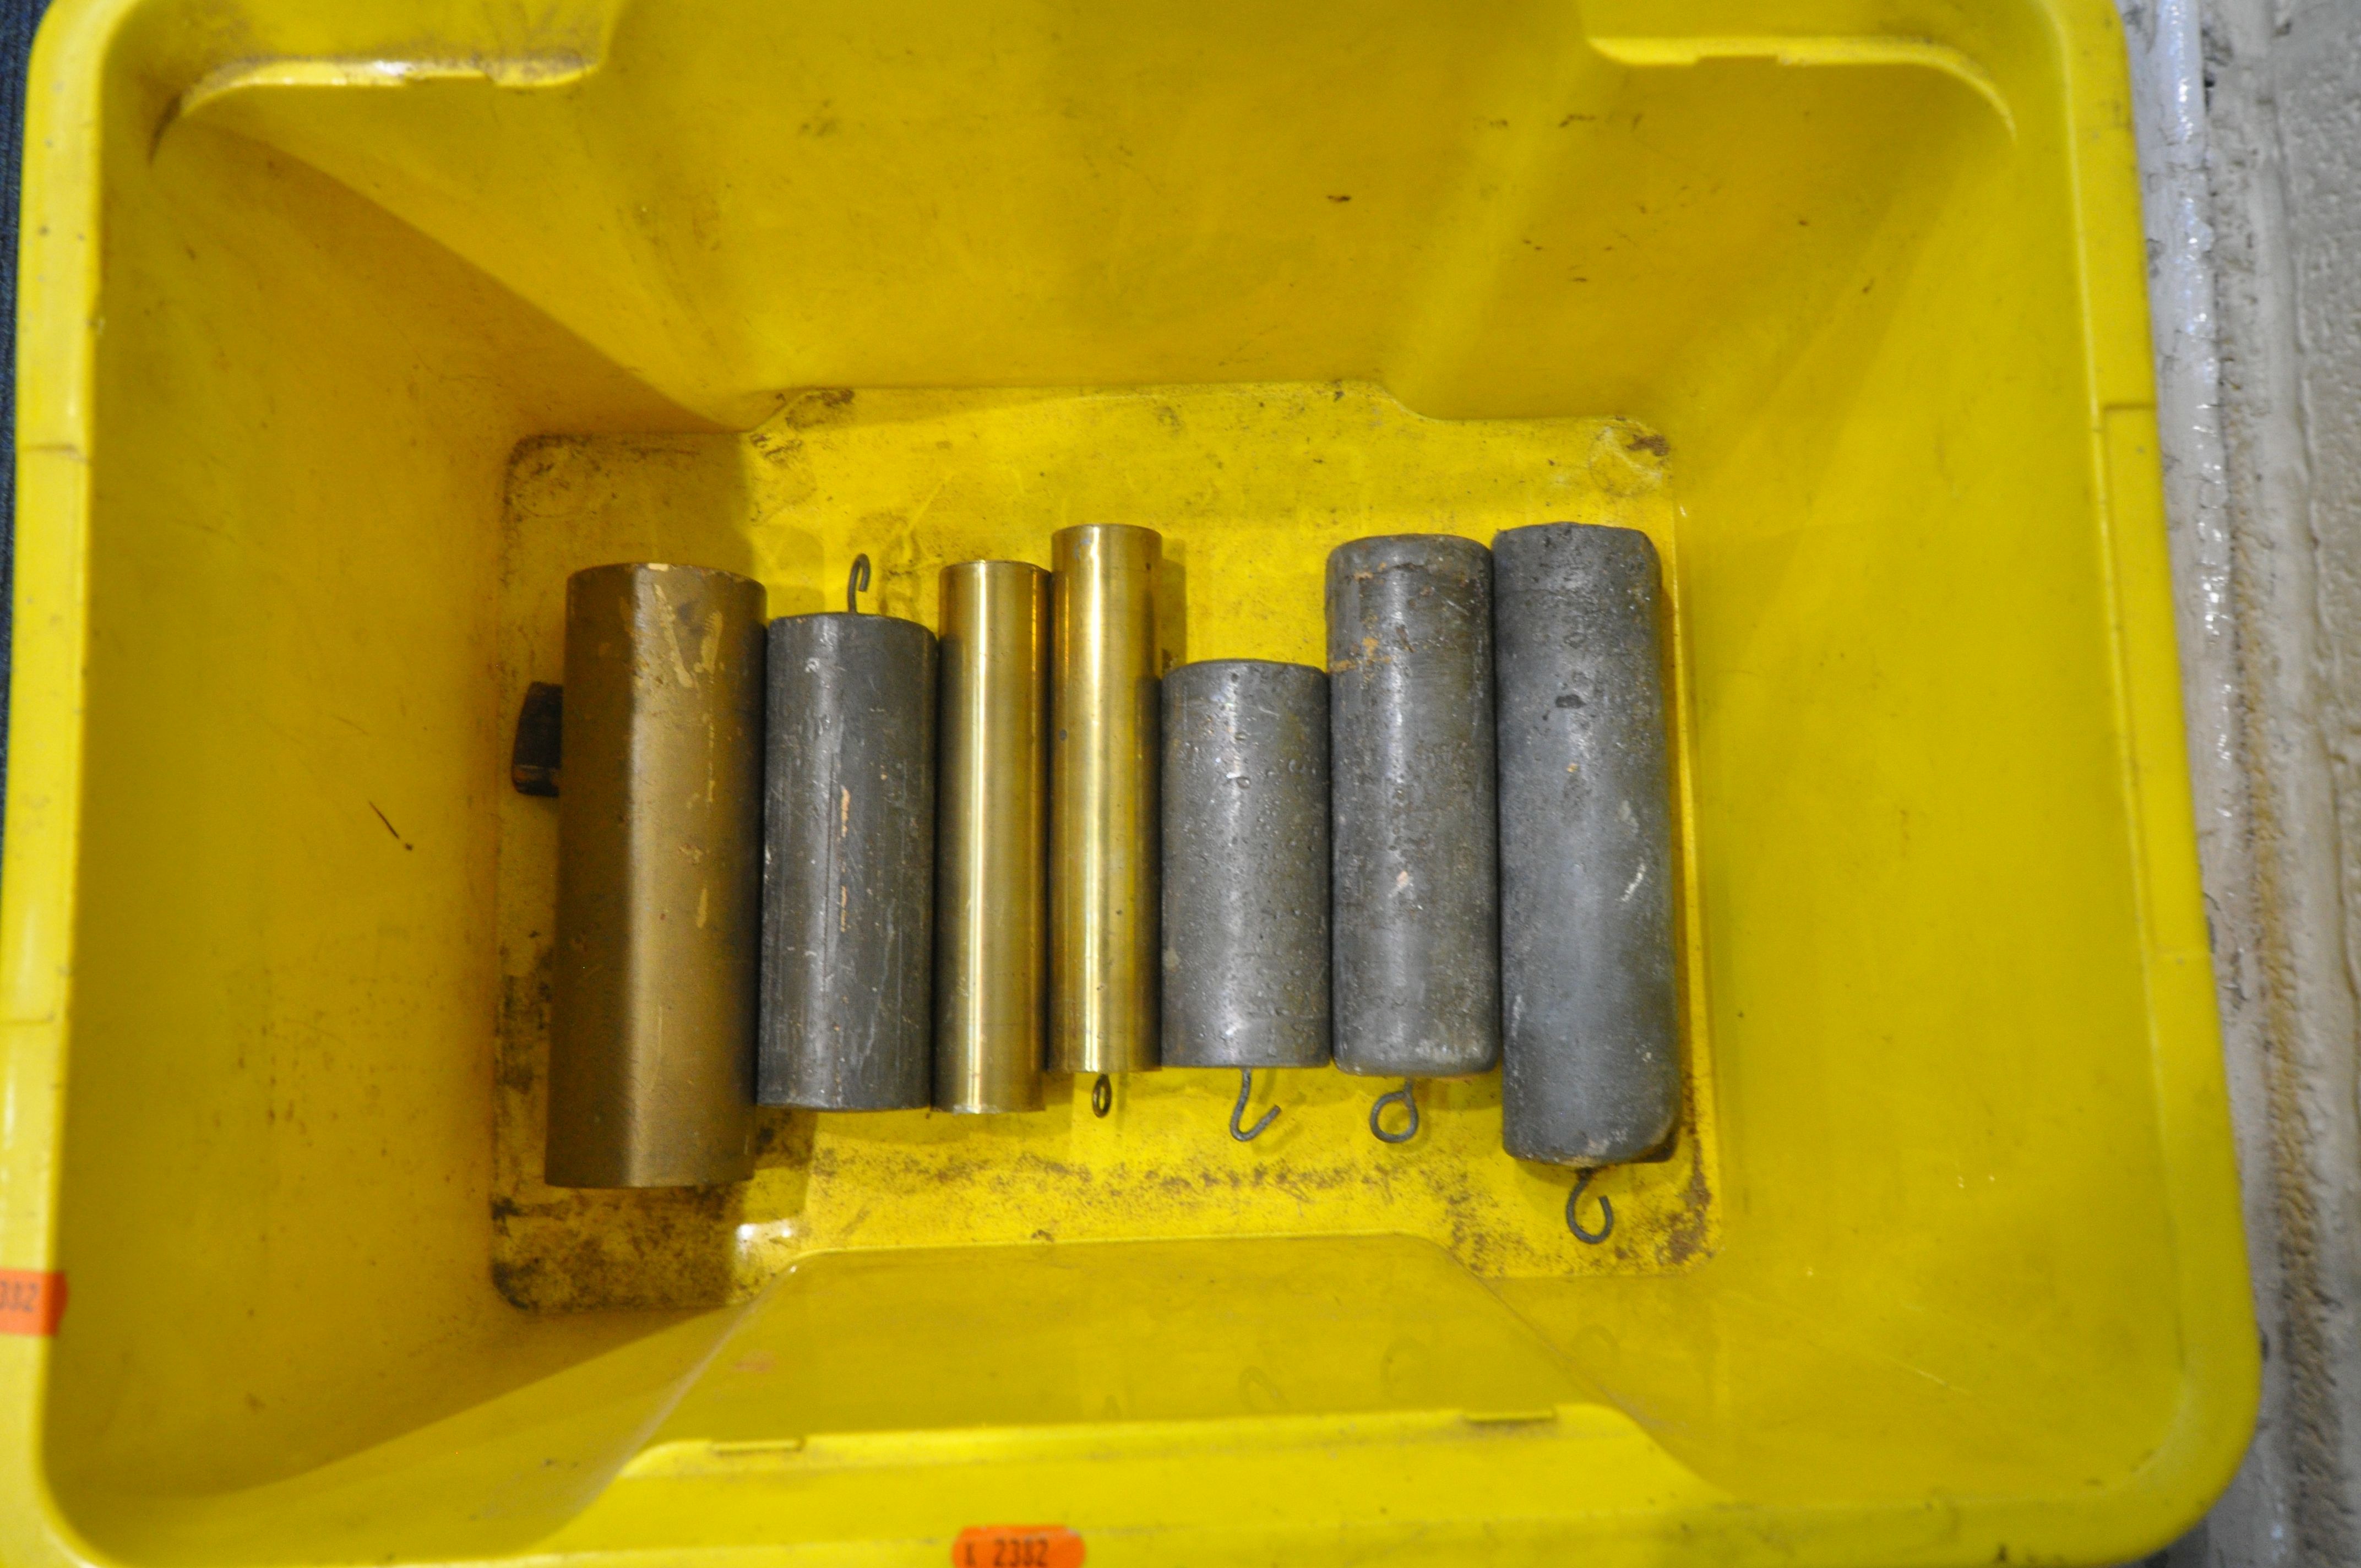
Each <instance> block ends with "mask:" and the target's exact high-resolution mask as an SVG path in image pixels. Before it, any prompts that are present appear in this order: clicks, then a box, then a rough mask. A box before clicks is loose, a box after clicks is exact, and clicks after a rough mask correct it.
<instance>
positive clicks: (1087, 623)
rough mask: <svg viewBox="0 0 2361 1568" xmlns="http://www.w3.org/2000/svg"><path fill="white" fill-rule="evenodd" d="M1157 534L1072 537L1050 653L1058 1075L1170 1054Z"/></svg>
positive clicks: (1053, 1033) (1056, 544) (1060, 553)
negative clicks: (1162, 967)
mask: <svg viewBox="0 0 2361 1568" xmlns="http://www.w3.org/2000/svg"><path fill="white" fill-rule="evenodd" d="M1163 549H1164V542H1163V541H1162V540H1161V539H1160V538H1159V537H1158V536H1157V535H1156V534H1155V533H1154V532H1151V531H1150V530H1148V529H1145V528H1129V527H1125V526H1122V525H1119V524H1098V525H1093V526H1090V527H1085V528H1067V529H1060V531H1059V532H1057V534H1056V535H1055V536H1053V538H1052V539H1051V541H1050V560H1051V563H1052V573H1053V576H1054V581H1055V590H1056V600H1057V609H1056V616H1055V621H1056V626H1055V630H1054V632H1053V633H1052V636H1051V641H1050V653H1049V725H1050V742H1049V1068H1050V1070H1051V1071H1053V1072H1144V1071H1147V1070H1148V1069H1152V1068H1154V1067H1155V1066H1156V1065H1157V1063H1158V1059H1159V1056H1158V1050H1157V1025H1158V1010H1159V1002H1158V992H1157V978H1158V977H1157V952H1158V948H1157V920H1158V905H1159V900H1158V880H1159V879H1158V872H1159V866H1158V852H1157V787H1158V774H1159V769H1160V766H1161V761H1162V753H1161V747H1160V744H1159V728H1160V726H1159V707H1160V704H1159V693H1158V680H1157V676H1158V668H1157V639H1156V597H1157V587H1158V583H1157V578H1158V576H1159V574H1160V572H1161V569H1162V563H1163Z"/></svg>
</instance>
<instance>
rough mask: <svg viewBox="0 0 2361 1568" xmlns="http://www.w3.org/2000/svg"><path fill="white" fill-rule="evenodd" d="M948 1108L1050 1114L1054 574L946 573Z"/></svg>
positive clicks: (942, 973) (942, 1094)
mask: <svg viewBox="0 0 2361 1568" xmlns="http://www.w3.org/2000/svg"><path fill="white" fill-rule="evenodd" d="M941 584H942V612H941V616H940V624H941V630H940V631H939V633H938V636H939V649H940V652H939V665H940V669H941V682H942V685H941V703H940V707H939V729H938V740H937V747H938V751H939V756H940V758H941V769H940V772H939V774H938V775H937V786H936V792H935V798H936V812H937V816H936V829H935V832H936V839H935V1108H936V1109H937V1110H939V1111H952V1112H964V1113H991V1112H1005V1111H1038V1110H1039V1109H1041V1059H1042V1032H1043V1021H1044V1016H1045V1013H1046V995H1045V990H1044V987H1045V983H1046V981H1047V969H1046V960H1047V951H1048V941H1049V907H1048V889H1047V884H1046V881H1045V875H1044V873H1045V871H1046V869H1047V867H1046V861H1045V860H1044V854H1045V851H1046V850H1047V847H1048V840H1049V574H1048V573H1047V572H1044V571H1043V570H1041V568H1040V567H1038V566H1035V565H1029V564H1028V563H1026V562H1023V561H964V562H961V563H960V564H959V565H955V566H946V567H944V568H943V571H942V576H941Z"/></svg>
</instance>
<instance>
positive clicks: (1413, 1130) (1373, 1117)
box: [1369, 1078, 1418, 1144]
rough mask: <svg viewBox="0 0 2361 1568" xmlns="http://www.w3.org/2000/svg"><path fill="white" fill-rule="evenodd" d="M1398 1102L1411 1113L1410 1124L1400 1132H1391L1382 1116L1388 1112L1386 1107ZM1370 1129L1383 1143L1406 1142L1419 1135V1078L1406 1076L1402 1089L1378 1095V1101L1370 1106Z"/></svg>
mask: <svg viewBox="0 0 2361 1568" xmlns="http://www.w3.org/2000/svg"><path fill="white" fill-rule="evenodd" d="M1396 1103H1399V1104H1400V1106H1401V1108H1402V1109H1403V1110H1405V1111H1408V1112H1409V1113H1410V1125H1408V1126H1406V1127H1404V1128H1403V1129H1402V1130H1401V1131H1400V1132H1399V1133H1389V1132H1387V1131H1386V1129H1385V1124H1384V1122H1383V1120H1382V1118H1383V1117H1384V1115H1385V1113H1386V1107H1387V1106H1389V1105H1392V1104H1396ZM1369 1131H1370V1132H1371V1133H1373V1134H1375V1135H1377V1139H1378V1142H1379V1143H1381V1144H1406V1143H1408V1142H1410V1141H1411V1139H1412V1138H1414V1137H1416V1136H1418V1080H1416V1079H1414V1078H1405V1079H1403V1080H1402V1086H1401V1087H1400V1089H1397V1090H1395V1091H1393V1092H1392V1093H1391V1094H1380V1095H1378V1098H1377V1102H1376V1103H1374V1104H1372V1105H1371V1106H1370V1107H1369Z"/></svg>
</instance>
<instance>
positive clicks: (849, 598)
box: [844, 555, 869, 615]
mask: <svg viewBox="0 0 2361 1568" xmlns="http://www.w3.org/2000/svg"><path fill="white" fill-rule="evenodd" d="M866 587H869V557H868V556H866V555H855V556H854V557H853V558H852V573H851V576H848V577H846V578H845V580H844V612H845V613H846V614H847V615H859V614H860V613H861V595H862V590H863V589H865V588H866Z"/></svg>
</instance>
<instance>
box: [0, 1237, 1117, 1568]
mask: <svg viewBox="0 0 2361 1568" xmlns="http://www.w3.org/2000/svg"><path fill="white" fill-rule="evenodd" d="M65 1315H66V1277H65V1276H64V1275H62V1274H49V1273H45V1272H43V1271H42V1270H40V1269H38V1268H0V1333H8V1334H53V1333H55V1332H58V1320H59V1319H60V1318H62V1317H64V1316H65ZM1075 1561H1076V1562H1078V1563H1079V1562H1081V1561H1082V1559H1080V1558H1079V1557H1078V1558H1076V1559H1075Z"/></svg>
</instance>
